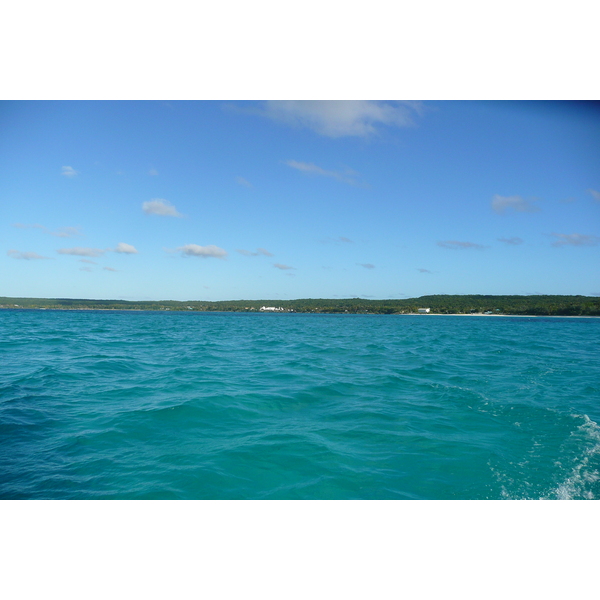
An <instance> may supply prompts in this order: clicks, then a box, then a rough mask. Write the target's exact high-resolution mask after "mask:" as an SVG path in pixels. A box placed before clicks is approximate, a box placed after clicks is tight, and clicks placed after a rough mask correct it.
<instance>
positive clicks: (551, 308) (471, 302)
mask: <svg viewBox="0 0 600 600" xmlns="http://www.w3.org/2000/svg"><path fill="white" fill-rule="evenodd" d="M263 306H271V307H277V308H282V309H283V310H284V311H287V312H297V313H371V314H409V313H416V312H417V311H418V309H419V308H429V309H430V310H431V313H433V314H469V313H486V312H487V313H491V314H504V315H549V316H553V315H554V316H560V315H569V316H600V298H598V297H592V296H539V295H536V296H491V295H456V296H451V295H434V296H421V297H419V298H407V299H395V300H366V299H363V298H346V299H322V298H319V299H314V298H306V299H299V300H227V301H219V302H208V301H197V300H190V301H187V302H178V301H175V300H164V301H163V300H161V301H140V302H137V301H127V300H85V299H73V298H5V297H0V308H4V309H15V308H16V309H19V308H21V309H23V308H25V309H55V310H69V309H71V310H99V309H103V310H170V311H188V310H196V311H227V312H253V311H256V312H258V311H260V309H261V307H263Z"/></svg>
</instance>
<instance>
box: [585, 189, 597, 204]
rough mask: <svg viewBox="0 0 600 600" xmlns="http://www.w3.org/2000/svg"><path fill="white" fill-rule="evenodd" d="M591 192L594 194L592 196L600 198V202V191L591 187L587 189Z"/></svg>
mask: <svg viewBox="0 0 600 600" xmlns="http://www.w3.org/2000/svg"><path fill="white" fill-rule="evenodd" d="M586 191H587V192H588V193H589V194H591V195H592V197H593V198H594V200H598V202H600V192H597V191H596V190H593V189H591V188H589V189H588V190H586Z"/></svg>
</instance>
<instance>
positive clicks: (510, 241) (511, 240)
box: [498, 237, 523, 246]
mask: <svg viewBox="0 0 600 600" xmlns="http://www.w3.org/2000/svg"><path fill="white" fill-rule="evenodd" d="M498 241H499V242H504V243H505V244H510V245H511V246H518V245H519V244H522V243H523V240H522V239H521V238H520V237H510V238H498Z"/></svg>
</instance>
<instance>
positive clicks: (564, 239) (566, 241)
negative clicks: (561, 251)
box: [550, 233, 600, 247]
mask: <svg viewBox="0 0 600 600" xmlns="http://www.w3.org/2000/svg"><path fill="white" fill-rule="evenodd" d="M550 235H552V236H553V237H555V238H556V241H555V242H552V245H553V246H557V247H560V246H597V245H598V244H600V237H597V236H595V235H584V234H581V233H551V234H550Z"/></svg>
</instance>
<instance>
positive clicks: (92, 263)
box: [79, 258, 98, 265]
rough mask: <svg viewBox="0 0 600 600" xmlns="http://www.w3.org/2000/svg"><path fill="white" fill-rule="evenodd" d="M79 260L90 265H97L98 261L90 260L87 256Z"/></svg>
mask: <svg viewBox="0 0 600 600" xmlns="http://www.w3.org/2000/svg"><path fill="white" fill-rule="evenodd" d="M79 262H82V263H87V264H88V265H97V264H98V263H97V262H94V261H93V260H88V259H87V258H80V259H79Z"/></svg>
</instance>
